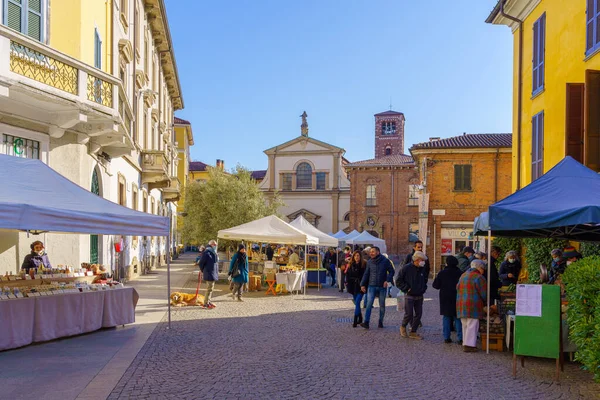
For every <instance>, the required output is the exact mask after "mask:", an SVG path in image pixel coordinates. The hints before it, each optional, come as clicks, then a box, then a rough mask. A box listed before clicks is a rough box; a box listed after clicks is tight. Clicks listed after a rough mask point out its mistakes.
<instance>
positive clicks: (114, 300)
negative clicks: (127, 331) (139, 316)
mask: <svg viewBox="0 0 600 400" xmlns="http://www.w3.org/2000/svg"><path fill="white" fill-rule="evenodd" d="M139 297H140V296H139V295H138V293H137V292H136V291H135V290H133V288H130V287H126V288H122V289H112V290H107V291H105V292H104V313H103V315H102V327H103V328H109V327H112V326H118V325H125V324H131V323H133V322H135V306H136V305H137V302H138V299H139Z"/></svg>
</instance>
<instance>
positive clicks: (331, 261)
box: [323, 247, 337, 287]
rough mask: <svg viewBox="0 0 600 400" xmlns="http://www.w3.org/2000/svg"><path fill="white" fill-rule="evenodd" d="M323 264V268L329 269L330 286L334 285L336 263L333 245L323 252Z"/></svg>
mask: <svg viewBox="0 0 600 400" xmlns="http://www.w3.org/2000/svg"><path fill="white" fill-rule="evenodd" d="M323 264H324V266H325V269H327V271H329V276H331V286H332V287H334V286H336V285H337V283H336V281H335V269H336V264H337V254H336V252H335V249H334V248H333V247H331V248H330V249H329V251H328V252H327V253H326V254H325V257H324V258H323Z"/></svg>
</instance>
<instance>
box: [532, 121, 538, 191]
mask: <svg viewBox="0 0 600 400" xmlns="http://www.w3.org/2000/svg"><path fill="white" fill-rule="evenodd" d="M537 117H538V116H537V115H534V116H533V118H532V119H531V180H532V181H534V180H536V179H537V150H538V142H537V126H538V125H537Z"/></svg>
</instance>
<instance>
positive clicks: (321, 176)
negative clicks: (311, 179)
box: [316, 172, 327, 190]
mask: <svg viewBox="0 0 600 400" xmlns="http://www.w3.org/2000/svg"><path fill="white" fill-rule="evenodd" d="M316 175H317V190H325V177H326V176H327V175H326V174H325V172H317V173H316Z"/></svg>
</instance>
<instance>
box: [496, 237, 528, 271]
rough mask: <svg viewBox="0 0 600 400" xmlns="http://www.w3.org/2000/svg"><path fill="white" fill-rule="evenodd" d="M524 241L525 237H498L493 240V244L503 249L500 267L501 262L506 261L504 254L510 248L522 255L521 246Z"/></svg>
mask: <svg viewBox="0 0 600 400" xmlns="http://www.w3.org/2000/svg"><path fill="white" fill-rule="evenodd" d="M522 242H523V239H521V238H513V237H497V238H494V240H492V246H498V247H500V249H501V250H502V253H501V254H502V259H501V260H500V262H499V263H497V264H498V267H499V266H500V263H501V262H502V261H504V255H505V254H506V252H507V251H509V250H514V251H516V252H517V254H518V255H519V257H521V247H522V246H523V243H522Z"/></svg>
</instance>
